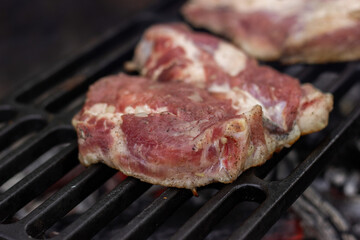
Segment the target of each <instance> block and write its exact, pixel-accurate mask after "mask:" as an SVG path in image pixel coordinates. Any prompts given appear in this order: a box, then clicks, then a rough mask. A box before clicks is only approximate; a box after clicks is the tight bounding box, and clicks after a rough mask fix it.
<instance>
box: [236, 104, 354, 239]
mask: <svg viewBox="0 0 360 240" xmlns="http://www.w3.org/2000/svg"><path fill="white" fill-rule="evenodd" d="M359 120H360V107H358V108H357V109H356V110H355V111H353V112H352V115H351V116H349V117H348V118H347V119H346V120H345V122H344V123H343V124H341V125H340V126H339V127H338V128H337V129H335V130H334V131H332V132H331V134H330V137H328V138H327V139H325V140H324V141H323V142H322V143H321V144H320V145H319V146H318V147H317V148H316V149H315V150H314V151H313V152H312V153H311V154H310V155H309V156H308V157H307V158H306V159H305V160H304V161H303V162H302V163H300V165H299V166H298V167H297V168H296V169H295V170H294V171H293V172H292V173H291V174H290V175H289V176H288V177H287V178H286V179H284V180H282V181H276V182H271V183H270V185H269V189H272V191H269V193H268V194H269V195H268V197H267V199H266V200H265V202H264V203H263V204H262V205H261V206H260V207H259V208H258V209H257V210H256V211H255V212H254V214H252V215H251V216H250V217H249V218H248V219H247V220H246V221H245V222H244V224H243V225H242V226H241V227H239V228H238V229H237V230H236V231H235V232H234V233H233V234H232V236H231V237H230V238H229V239H231V240H235V239H260V238H261V237H262V236H263V235H264V234H265V233H266V231H267V230H268V229H269V228H270V227H271V225H272V223H274V222H275V221H276V220H278V219H279V217H280V215H281V213H282V212H283V211H284V210H285V209H287V208H288V207H289V206H290V205H291V204H292V203H293V202H294V201H295V200H296V199H297V198H298V197H299V196H300V194H301V193H302V192H303V191H304V190H305V189H306V188H307V187H308V186H309V185H310V183H311V182H312V181H313V179H314V178H315V177H316V175H317V174H318V172H319V171H320V170H321V168H322V166H324V164H325V162H326V160H327V159H328V158H329V156H330V155H331V153H332V151H330V150H331V149H334V146H336V145H337V146H339V145H340V144H341V143H342V142H343V141H342V140H344V139H345V138H346V137H347V136H349V135H355V136H356V134H358V133H356V132H354V131H352V129H356V128H352V125H353V126H355V125H356V124H357V125H359V126H360V121H359ZM357 129H359V128H357Z"/></svg>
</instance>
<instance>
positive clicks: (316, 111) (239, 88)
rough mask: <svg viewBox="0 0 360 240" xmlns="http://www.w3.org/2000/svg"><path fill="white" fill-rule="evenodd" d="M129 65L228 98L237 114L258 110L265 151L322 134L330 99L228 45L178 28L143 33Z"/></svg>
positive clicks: (170, 26) (157, 27) (159, 78)
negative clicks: (260, 116) (265, 146)
mask: <svg viewBox="0 0 360 240" xmlns="http://www.w3.org/2000/svg"><path fill="white" fill-rule="evenodd" d="M133 63H134V65H135V66H137V68H138V70H140V72H141V74H142V75H144V76H146V77H148V78H151V79H153V80H154V81H155V80H157V81H161V82H168V81H183V82H187V83H192V84H194V85H197V86H199V87H202V88H205V89H206V90H207V91H209V92H210V93H212V94H215V95H217V97H218V98H223V99H230V100H231V102H232V106H233V108H234V109H237V110H238V111H239V112H242V111H244V112H246V111H249V110H250V109H252V108H253V107H254V106H256V105H259V106H261V107H262V109H263V122H264V127H265V132H266V134H265V135H266V140H267V147H268V151H269V152H274V151H278V150H280V149H281V148H283V147H284V146H289V145H291V144H292V143H294V142H295V141H296V140H297V139H298V138H299V136H300V135H304V134H308V133H311V132H315V131H319V130H321V129H323V128H324V127H325V126H326V125H327V122H328V117H329V112H330V111H331V109H332V105H333V99H332V95H331V94H323V93H322V92H320V91H319V90H317V89H315V88H314V87H313V86H312V85H311V84H304V85H300V83H299V81H298V80H296V79H294V78H292V77H290V76H287V75H285V74H281V73H279V72H277V71H275V70H273V69H271V68H269V67H265V66H260V65H258V64H257V62H256V61H255V60H254V59H252V58H249V57H247V56H246V55H245V54H244V53H243V52H242V51H241V50H239V49H238V48H236V47H234V46H233V45H231V44H229V43H227V42H225V41H222V40H220V39H219V38H216V37H213V36H211V35H209V34H205V33H196V32H193V31H191V30H190V29H189V28H188V27H187V26H186V25H184V24H163V25H155V26H153V27H151V28H150V29H148V30H147V31H146V32H145V34H144V35H143V38H142V40H141V41H140V43H139V45H138V46H137V48H136V51H135V57H134V60H133Z"/></svg>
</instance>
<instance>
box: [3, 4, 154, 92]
mask: <svg viewBox="0 0 360 240" xmlns="http://www.w3.org/2000/svg"><path fill="white" fill-rule="evenodd" d="M158 2H160V0H152V1H151V0H133V1H125V0H77V1H73V0H52V1H46V0H45V1H44V0H1V1H0V98H2V97H4V96H6V95H7V94H8V92H9V91H11V90H12V89H14V88H15V87H16V86H19V85H21V83H23V82H24V81H28V80H31V79H32V77H36V75H37V74H40V73H41V72H43V71H46V70H47V69H49V68H51V67H54V66H55V65H56V64H57V63H59V62H61V61H64V60H66V59H69V58H70V57H71V56H73V55H76V54H77V53H78V52H80V51H81V50H82V49H84V48H85V47H86V46H88V45H90V44H92V43H94V42H96V40H97V39H99V38H101V36H102V35H104V34H106V33H107V32H109V31H111V30H112V29H115V28H116V27H117V26H119V25H120V24H121V22H123V21H126V20H127V19H128V18H130V17H131V16H133V15H135V14H138V13H139V11H142V10H144V9H146V8H149V7H152V6H153V5H156V4H157V3H158Z"/></svg>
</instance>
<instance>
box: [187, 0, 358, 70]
mask: <svg viewBox="0 0 360 240" xmlns="http://www.w3.org/2000/svg"><path fill="white" fill-rule="evenodd" d="M182 12H183V14H184V16H185V17H186V18H187V19H188V20H189V21H190V22H191V23H192V24H194V25H195V26H197V27H204V28H207V29H209V30H211V31H213V32H215V33H218V34H221V35H224V36H226V37H228V38H229V39H231V40H233V41H234V42H235V43H236V44H237V45H238V46H239V47H241V48H242V49H243V50H244V51H245V52H247V53H248V54H249V55H251V56H254V57H256V58H258V59H262V60H278V59H279V60H281V61H283V62H287V63H294V62H307V63H323V62H333V61H348V60H354V59H359V58H360V1H359V0H240V1H239V0H222V1H218V0H191V1H189V2H188V3H187V4H186V5H185V6H184V8H183V9H182Z"/></svg>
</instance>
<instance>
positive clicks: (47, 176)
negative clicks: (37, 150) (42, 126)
mask: <svg viewBox="0 0 360 240" xmlns="http://www.w3.org/2000/svg"><path fill="white" fill-rule="evenodd" d="M76 157H77V145H76V144H75V143H73V144H71V145H70V146H68V147H66V148H65V149H63V150H62V151H61V152H60V153H59V154H57V155H56V156H54V157H52V158H50V159H49V160H48V161H47V162H45V163H44V164H42V165H41V166H40V167H39V168H37V169H36V170H34V171H33V172H31V173H30V174H29V175H27V176H25V177H24V178H23V179H22V180H21V181H19V182H18V183H17V184H15V185H14V186H13V187H11V188H10V189H9V190H7V191H6V192H5V193H3V194H1V195H0V222H1V221H2V220H4V219H6V218H7V217H10V216H11V215H13V214H14V213H15V212H16V211H17V210H19V209H20V208H21V207H22V206H24V205H25V204H26V203H27V202H29V201H30V200H32V199H33V198H35V197H36V196H37V195H38V194H40V193H42V192H43V191H44V190H45V189H46V188H48V187H49V186H50V185H51V184H53V183H55V182H56V181H57V180H58V179H59V178H60V177H62V176H63V175H64V174H65V173H66V172H68V171H69V170H70V169H71V168H73V167H74V166H75V165H76V164H77V163H78V161H77V159H76Z"/></svg>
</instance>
